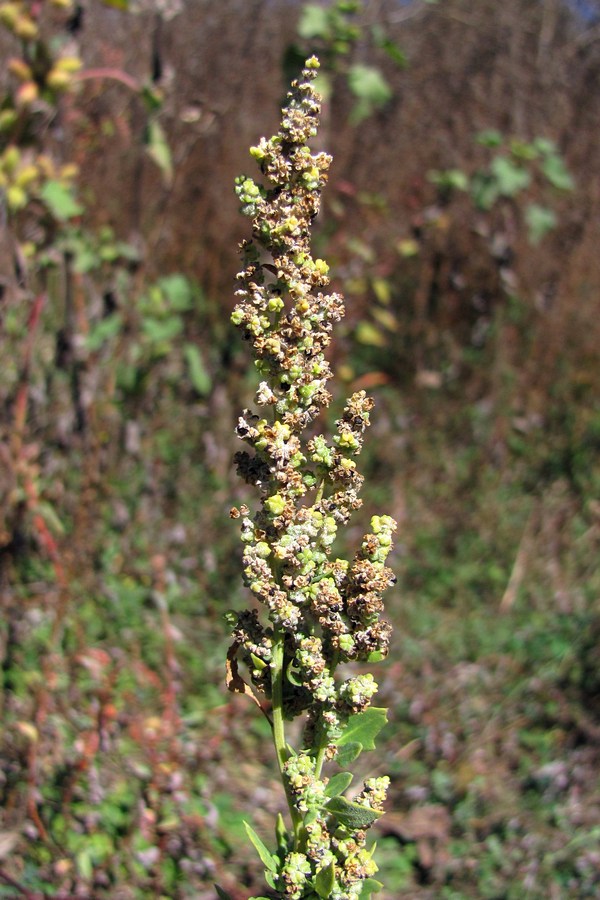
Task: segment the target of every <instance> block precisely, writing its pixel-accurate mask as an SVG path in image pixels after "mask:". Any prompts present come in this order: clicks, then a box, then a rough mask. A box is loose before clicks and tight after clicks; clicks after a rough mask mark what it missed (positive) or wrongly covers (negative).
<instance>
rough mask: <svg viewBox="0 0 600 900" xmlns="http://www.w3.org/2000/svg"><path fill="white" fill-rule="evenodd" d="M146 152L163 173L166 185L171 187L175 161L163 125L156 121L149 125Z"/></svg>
mask: <svg viewBox="0 0 600 900" xmlns="http://www.w3.org/2000/svg"><path fill="white" fill-rule="evenodd" d="M146 152H147V154H148V156H149V157H150V158H151V159H152V160H153V161H154V162H155V163H156V165H157V166H158V168H159V169H160V171H161V172H162V176H163V179H164V181H165V184H166V185H167V186H169V185H170V184H171V182H172V181H173V159H172V157H171V148H170V147H169V144H168V141H167V137H166V135H165V132H164V130H163V127H162V125H161V124H160V123H159V122H157V121H156V119H154V120H153V121H151V122H150V123H149V125H148V129H147V132H146Z"/></svg>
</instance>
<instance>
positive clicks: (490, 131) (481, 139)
mask: <svg viewBox="0 0 600 900" xmlns="http://www.w3.org/2000/svg"><path fill="white" fill-rule="evenodd" d="M475 140H476V141H477V143H478V144H481V145H482V146H483V147H499V146H500V144H501V143H502V140H503V138H502V135H501V134H500V132H499V131H496V129H495V128H487V129H486V130H485V131H480V132H479V134H478V135H477V136H476V137H475Z"/></svg>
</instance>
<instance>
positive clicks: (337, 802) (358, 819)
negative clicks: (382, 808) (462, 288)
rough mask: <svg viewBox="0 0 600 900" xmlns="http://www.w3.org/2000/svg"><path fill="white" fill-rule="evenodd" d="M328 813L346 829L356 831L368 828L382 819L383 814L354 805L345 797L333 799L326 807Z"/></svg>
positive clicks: (357, 804)
mask: <svg viewBox="0 0 600 900" xmlns="http://www.w3.org/2000/svg"><path fill="white" fill-rule="evenodd" d="M325 809H326V810H327V812H328V813H329V814H330V815H332V816H333V817H334V819H335V820H336V821H337V822H339V823H340V825H343V826H344V827H345V828H348V829H350V830H351V831H355V830H356V829H357V828H359V829H361V830H362V829H363V828H368V827H369V826H370V825H372V824H373V822H376V821H377V819H379V818H381V816H382V815H383V813H380V812H378V811H377V810H375V809H369V808H368V807H366V806H361V805H360V804H359V803H353V802H352V800H347V799H346V798H345V797H333V798H332V799H331V800H330V801H329V802H328V803H327V804H326V805H325Z"/></svg>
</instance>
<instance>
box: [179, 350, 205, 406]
mask: <svg viewBox="0 0 600 900" xmlns="http://www.w3.org/2000/svg"><path fill="white" fill-rule="evenodd" d="M183 353H184V356H185V359H186V362H187V365H188V374H189V376H190V381H191V382H192V385H193V387H194V390H195V391H196V392H197V393H198V394H200V396H201V397H206V396H208V394H210V389H211V387H212V379H211V377H210V375H209V374H208V372H207V371H206V367H205V365H204V361H203V359H202V356H201V354H200V350H199V349H198V347H196V345H195V344H186V345H185V347H184V348H183Z"/></svg>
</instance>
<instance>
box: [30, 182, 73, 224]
mask: <svg viewBox="0 0 600 900" xmlns="http://www.w3.org/2000/svg"><path fill="white" fill-rule="evenodd" d="M40 198H41V199H42V200H43V201H44V203H45V204H46V206H47V207H48V209H49V210H50V212H51V213H52V215H53V216H54V218H55V219H58V221H59V222H66V221H68V219H72V218H73V217H74V216H80V215H81V213H82V212H83V206H82V205H81V203H78V202H77V200H76V199H75V197H74V195H73V189H72V188H70V187H66V186H65V185H64V184H61V182H60V181H52V180H51V181H47V182H46V183H45V184H44V185H43V187H42V189H41V190H40Z"/></svg>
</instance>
